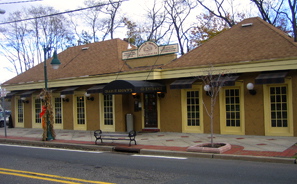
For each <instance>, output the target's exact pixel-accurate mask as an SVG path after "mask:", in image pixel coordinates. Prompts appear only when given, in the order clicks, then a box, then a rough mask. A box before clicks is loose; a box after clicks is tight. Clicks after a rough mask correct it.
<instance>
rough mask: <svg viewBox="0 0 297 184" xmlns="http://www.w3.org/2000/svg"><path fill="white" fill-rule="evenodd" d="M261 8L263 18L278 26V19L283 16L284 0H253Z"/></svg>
mask: <svg viewBox="0 0 297 184" xmlns="http://www.w3.org/2000/svg"><path fill="white" fill-rule="evenodd" d="M251 2H253V3H254V4H255V5H256V7H257V8H258V10H259V13H260V15H261V17H262V19H263V20H264V21H266V22H268V23H269V24H272V25H274V26H277V25H276V23H277V20H278V19H279V17H280V16H281V9H282V6H283V4H284V0H278V1H274V0H251Z"/></svg>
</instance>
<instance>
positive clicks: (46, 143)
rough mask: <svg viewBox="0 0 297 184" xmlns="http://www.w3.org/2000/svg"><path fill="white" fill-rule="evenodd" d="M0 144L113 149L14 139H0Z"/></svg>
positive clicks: (111, 149)
mask: <svg viewBox="0 0 297 184" xmlns="http://www.w3.org/2000/svg"><path fill="white" fill-rule="evenodd" d="M0 143H6V144H21V145H28V146H38V147H54V148H67V149H78V150H92V151H113V147H111V146H98V145H82V144H73V143H59V142H47V141H29V140H15V139H1V138H0Z"/></svg>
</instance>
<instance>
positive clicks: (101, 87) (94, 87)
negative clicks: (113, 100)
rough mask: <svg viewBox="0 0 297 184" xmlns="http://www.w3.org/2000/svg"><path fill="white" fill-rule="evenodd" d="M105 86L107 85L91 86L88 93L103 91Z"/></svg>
mask: <svg viewBox="0 0 297 184" xmlns="http://www.w3.org/2000/svg"><path fill="white" fill-rule="evenodd" d="M104 87H105V85H95V86H92V87H90V88H89V89H87V93H89V94H91V93H103V88H104Z"/></svg>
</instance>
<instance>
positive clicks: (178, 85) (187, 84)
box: [170, 77, 198, 89]
mask: <svg viewBox="0 0 297 184" xmlns="http://www.w3.org/2000/svg"><path fill="white" fill-rule="evenodd" d="M196 80H198V78H197V77H195V78H181V79H177V80H175V81H174V82H173V83H171V84H170V89H191V88H192V85H193V83H194V82H195V81H196Z"/></svg>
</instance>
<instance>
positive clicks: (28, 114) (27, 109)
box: [24, 99, 32, 128]
mask: <svg viewBox="0 0 297 184" xmlns="http://www.w3.org/2000/svg"><path fill="white" fill-rule="evenodd" d="M24 123H25V124H24V127H25V128H32V100H31V99H30V100H29V103H24Z"/></svg>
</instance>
